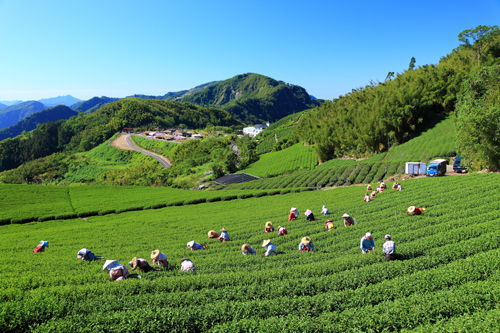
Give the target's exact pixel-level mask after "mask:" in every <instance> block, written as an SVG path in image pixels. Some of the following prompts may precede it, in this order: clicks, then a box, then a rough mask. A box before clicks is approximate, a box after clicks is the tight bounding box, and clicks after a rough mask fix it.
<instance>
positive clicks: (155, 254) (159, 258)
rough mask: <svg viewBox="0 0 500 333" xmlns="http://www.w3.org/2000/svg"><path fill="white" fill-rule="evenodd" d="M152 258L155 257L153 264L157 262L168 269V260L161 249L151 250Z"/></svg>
mask: <svg viewBox="0 0 500 333" xmlns="http://www.w3.org/2000/svg"><path fill="white" fill-rule="evenodd" d="M151 259H153V265H155V264H157V265H159V266H161V267H163V268H165V269H168V261H167V256H166V255H165V253H162V252H160V250H158V249H156V250H154V251H153V252H151Z"/></svg>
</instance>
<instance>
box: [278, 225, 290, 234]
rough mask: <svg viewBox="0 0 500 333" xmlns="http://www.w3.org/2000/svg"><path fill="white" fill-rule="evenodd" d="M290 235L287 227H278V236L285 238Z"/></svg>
mask: <svg viewBox="0 0 500 333" xmlns="http://www.w3.org/2000/svg"><path fill="white" fill-rule="evenodd" d="M285 235H288V230H286V228H285V227H282V226H279V227H278V236H285Z"/></svg>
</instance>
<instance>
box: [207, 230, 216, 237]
mask: <svg viewBox="0 0 500 333" xmlns="http://www.w3.org/2000/svg"><path fill="white" fill-rule="evenodd" d="M215 234H216V232H215V230H210V231H209V232H208V237H214V236H215Z"/></svg>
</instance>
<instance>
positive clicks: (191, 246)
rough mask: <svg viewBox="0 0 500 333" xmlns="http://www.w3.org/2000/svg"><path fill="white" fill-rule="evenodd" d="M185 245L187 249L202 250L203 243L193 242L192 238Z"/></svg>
mask: <svg viewBox="0 0 500 333" xmlns="http://www.w3.org/2000/svg"><path fill="white" fill-rule="evenodd" d="M186 246H187V248H188V249H191V252H193V251H196V250H203V245H200V244H198V243H195V242H194V240H193V241H190V242H189V243H187V244H186Z"/></svg>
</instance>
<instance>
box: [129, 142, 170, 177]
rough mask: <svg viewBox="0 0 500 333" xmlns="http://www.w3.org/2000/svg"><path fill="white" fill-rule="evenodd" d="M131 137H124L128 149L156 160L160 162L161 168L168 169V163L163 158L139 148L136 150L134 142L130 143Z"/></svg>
mask: <svg viewBox="0 0 500 333" xmlns="http://www.w3.org/2000/svg"><path fill="white" fill-rule="evenodd" d="M131 136H132V135H130V134H129V135H127V136H126V137H125V141H126V142H127V144H128V145H129V146H130V148H132V149H133V150H135V151H138V152H139V153H143V154H145V155H149V156H151V157H153V158H154V159H156V160H157V161H158V162H160V164H161V165H163V167H164V168H165V169H168V168H169V167H170V163H168V161H167V160H166V159H165V158H164V157H163V156H160V155H156V154H154V153H152V152H149V151H147V150H144V149H141V148H138V147H137V146H136V145H135V144H134V142H133V141H132V138H131Z"/></svg>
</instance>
